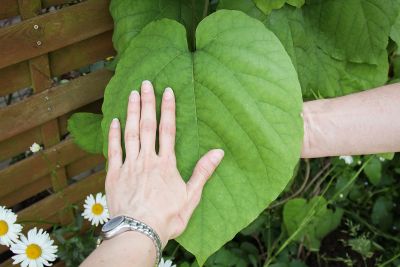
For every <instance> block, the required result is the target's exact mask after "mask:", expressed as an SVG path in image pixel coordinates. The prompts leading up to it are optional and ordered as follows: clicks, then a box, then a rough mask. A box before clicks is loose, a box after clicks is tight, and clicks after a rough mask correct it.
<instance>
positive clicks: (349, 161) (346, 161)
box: [339, 156, 354, 165]
mask: <svg viewBox="0 0 400 267" xmlns="http://www.w3.org/2000/svg"><path fill="white" fill-rule="evenodd" d="M339 159H342V160H344V162H345V163H346V164H347V165H351V164H352V163H353V161H354V159H353V157H352V156H340V157H339Z"/></svg>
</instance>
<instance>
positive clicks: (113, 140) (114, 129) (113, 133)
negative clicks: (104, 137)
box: [108, 118, 122, 173]
mask: <svg viewBox="0 0 400 267" xmlns="http://www.w3.org/2000/svg"><path fill="white" fill-rule="evenodd" d="M121 166H122V149H121V130H120V124H119V121H118V119H117V118H115V119H113V120H112V122H111V125H110V130H109V132H108V172H109V173H112V172H114V171H117V170H119V168H121Z"/></svg>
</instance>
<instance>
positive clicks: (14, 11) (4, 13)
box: [0, 0, 19, 19]
mask: <svg viewBox="0 0 400 267" xmlns="http://www.w3.org/2000/svg"><path fill="white" fill-rule="evenodd" d="M18 11H19V10H18V0H1V5H0V19H6V18H11V17H14V16H17V15H18Z"/></svg>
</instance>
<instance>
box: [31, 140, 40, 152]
mask: <svg viewBox="0 0 400 267" xmlns="http://www.w3.org/2000/svg"><path fill="white" fill-rule="evenodd" d="M29 149H30V150H31V151H32V153H36V152H39V151H40V150H41V149H42V147H41V146H40V145H39V144H38V143H36V142H35V143H33V144H32V145H31V146H30V148H29Z"/></svg>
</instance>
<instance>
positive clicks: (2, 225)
mask: <svg viewBox="0 0 400 267" xmlns="http://www.w3.org/2000/svg"><path fill="white" fill-rule="evenodd" d="M16 221H17V215H16V214H15V213H14V212H12V211H11V210H10V209H6V208H5V207H1V206H0V245H5V246H7V247H9V246H10V245H11V244H12V243H14V242H16V241H17V240H18V237H19V234H20V232H21V230H22V226H21V225H20V224H16V223H15V222H16Z"/></svg>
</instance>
